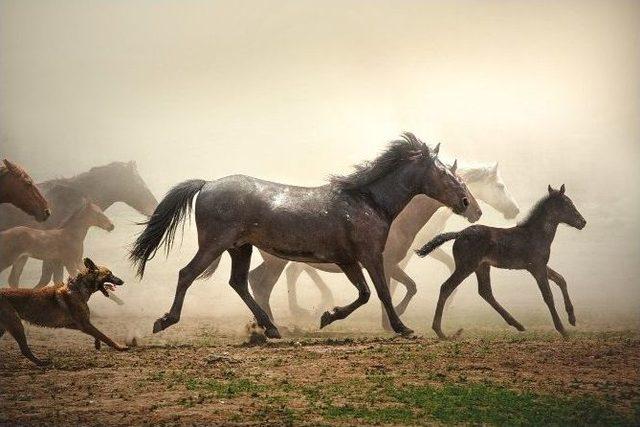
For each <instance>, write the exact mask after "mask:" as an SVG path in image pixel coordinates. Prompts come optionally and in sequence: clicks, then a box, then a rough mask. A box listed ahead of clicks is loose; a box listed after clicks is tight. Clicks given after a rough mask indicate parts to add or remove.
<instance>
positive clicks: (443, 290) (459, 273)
mask: <svg viewBox="0 0 640 427" xmlns="http://www.w3.org/2000/svg"><path fill="white" fill-rule="evenodd" d="M472 272H473V268H463V267H460V266H458V265H457V263H456V270H455V271H454V272H453V274H451V276H449V278H448V279H447V280H446V281H445V282H444V283H443V284H442V286H441V287H440V296H439V297H438V304H437V306H436V312H435V315H434V316H433V323H432V325H431V327H432V328H433V330H434V331H435V333H436V334H437V335H438V337H439V338H440V339H447V336H446V335H445V334H444V333H443V332H442V312H443V311H444V307H445V304H446V302H447V298H449V296H450V295H451V293H452V292H453V291H454V290H455V289H456V288H457V287H458V286H459V285H460V283H462V281H463V280H464V279H466V278H467V277H468V276H469V275H470V274H471V273H472Z"/></svg>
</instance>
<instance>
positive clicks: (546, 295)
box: [531, 266, 567, 337]
mask: <svg viewBox="0 0 640 427" xmlns="http://www.w3.org/2000/svg"><path fill="white" fill-rule="evenodd" d="M531 274H532V275H533V277H535V279H536V281H537V282H538V287H539V288H540V292H541V293H542V298H543V299H544V302H545V303H546V304H547V307H549V312H551V318H552V319H553V324H554V325H555V327H556V330H557V331H558V332H560V333H561V334H562V336H564V337H566V336H567V332H566V331H565V330H564V326H562V322H561V321H560V317H559V316H558V312H557V311H556V306H555V304H554V302H553V294H552V293H551V288H550V287H549V279H548V278H547V267H546V266H542V267H541V268H537V269H532V270H531Z"/></svg>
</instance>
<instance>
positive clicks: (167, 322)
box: [153, 246, 225, 334]
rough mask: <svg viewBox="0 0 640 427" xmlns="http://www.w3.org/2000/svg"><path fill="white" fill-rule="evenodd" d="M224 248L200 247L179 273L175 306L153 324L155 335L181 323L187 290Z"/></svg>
mask: <svg viewBox="0 0 640 427" xmlns="http://www.w3.org/2000/svg"><path fill="white" fill-rule="evenodd" d="M224 250H225V249H224V248H222V247H219V246H216V247H207V248H203V247H200V248H199V249H198V252H197V253H196V255H195V256H194V257H193V259H192V260H191V261H190V262H189V264H187V265H186V266H185V267H184V268H183V269H181V270H180V272H179V273H178V284H177V286H176V293H175V296H174V298H173V304H172V305H171V309H169V312H168V313H165V314H164V315H163V316H162V317H161V318H159V319H158V320H156V321H155V323H154V324H153V333H154V334H155V333H158V332H160V331H162V330H164V329H166V328H168V327H169V326H171V325H174V324H176V323H178V321H180V314H181V313H182V305H183V303H184V297H185V295H186V294H187V290H188V289H189V287H190V286H191V284H192V283H193V281H194V280H195V279H196V278H197V277H199V276H200V275H201V274H202V273H203V272H204V271H205V270H206V269H207V267H208V266H209V265H210V264H211V263H212V262H214V261H215V259H216V258H219V257H220V255H222V252H224Z"/></svg>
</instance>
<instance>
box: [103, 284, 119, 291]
mask: <svg viewBox="0 0 640 427" xmlns="http://www.w3.org/2000/svg"><path fill="white" fill-rule="evenodd" d="M104 287H105V288H106V289H108V290H110V291H111V292H115V291H116V287H115V286H114V285H113V284H111V283H105V284H104Z"/></svg>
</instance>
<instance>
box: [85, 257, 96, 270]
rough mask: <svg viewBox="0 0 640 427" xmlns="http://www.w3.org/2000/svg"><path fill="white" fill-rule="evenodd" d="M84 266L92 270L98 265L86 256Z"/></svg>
mask: <svg viewBox="0 0 640 427" xmlns="http://www.w3.org/2000/svg"><path fill="white" fill-rule="evenodd" d="M84 266H85V267H87V268H88V269H89V270H93V271H96V270H98V266H97V265H96V264H95V263H94V262H93V261H91V258H88V257H87V258H85V259H84Z"/></svg>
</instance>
